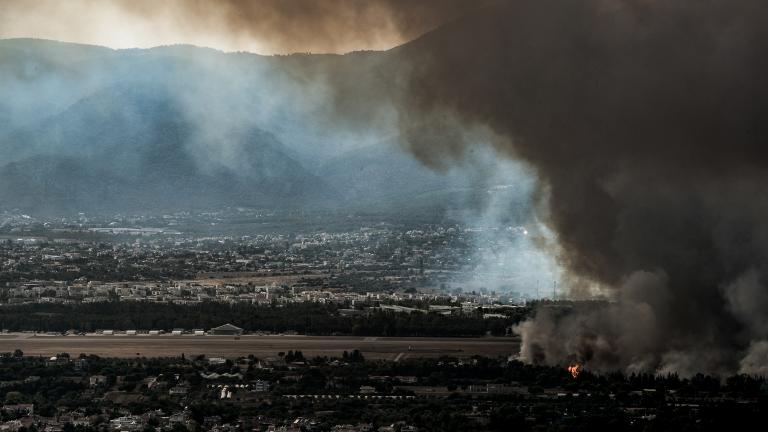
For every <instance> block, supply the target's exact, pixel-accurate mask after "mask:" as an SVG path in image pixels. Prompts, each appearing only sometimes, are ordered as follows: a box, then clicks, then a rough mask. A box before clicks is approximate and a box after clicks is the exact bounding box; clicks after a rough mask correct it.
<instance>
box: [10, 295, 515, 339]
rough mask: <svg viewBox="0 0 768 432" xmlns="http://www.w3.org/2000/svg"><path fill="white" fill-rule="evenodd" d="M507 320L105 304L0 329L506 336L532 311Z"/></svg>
mask: <svg viewBox="0 0 768 432" xmlns="http://www.w3.org/2000/svg"><path fill="white" fill-rule="evenodd" d="M509 313H510V315H509V316H508V317H507V318H491V319H484V318H483V317H482V312H478V313H473V314H459V315H449V316H445V315H440V314H437V313H419V312H415V313H394V312H390V311H383V310H370V312H368V313H366V314H365V315H361V316H353V317H352V316H342V315H341V314H339V307H338V306H336V305H332V304H320V303H294V304H285V305H278V304H271V305H249V304H232V305H230V304H225V303H215V302H204V303H200V304H196V305H178V304H160V303H132V302H117V301H115V302H104V303H93V304H77V305H55V304H36V305H22V306H4V307H2V308H1V309H0V326H2V329H3V330H9V331H24V330H33V331H44V332H65V331H68V330H77V331H84V332H90V331H96V330H103V329H110V330H153V329H156V330H171V329H174V328H183V329H187V330H191V329H210V328H212V327H216V326H219V325H222V324H225V323H232V324H234V325H236V326H238V327H242V328H243V329H244V330H245V331H247V332H256V331H262V332H273V333H282V332H290V331H293V332H297V333H302V334H310V335H334V334H338V335H356V336H482V335H486V334H492V335H504V334H505V333H506V332H507V329H508V327H510V326H512V325H514V324H516V323H518V322H519V321H520V320H522V319H524V318H525V317H526V316H527V315H528V314H529V313H530V310H529V309H527V308H521V309H515V310H514V311H512V312H509Z"/></svg>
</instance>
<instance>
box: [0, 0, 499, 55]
mask: <svg viewBox="0 0 768 432" xmlns="http://www.w3.org/2000/svg"><path fill="white" fill-rule="evenodd" d="M490 1H494V0H490ZM488 2H489V1H486V0H482V1H464V0H425V1H414V0H365V1H363V0H251V1H248V0H0V39H6V38H17V37H33V38H42V39H54V40H61V41H67V42H78V43H87V44H95V45H104V46H109V47H112V48H134V47H140V48H146V47H152V46H158V45H169V44H179V43H184V44H193V45H198V46H207V47H212V48H217V49H220V50H224V51H251V52H256V53H261V54H274V53H291V52H315V53H318V52H337V53H340V52H348V51H354V50H368V49H373V50H381V49H388V48H391V47H394V46H397V45H399V44H401V43H403V42H406V41H408V40H410V39H413V38H415V37H417V36H418V35H420V34H422V33H424V32H426V31H429V30H430V29H432V28H434V27H436V26H438V25H440V24H441V23H443V22H446V21H449V20H451V19H454V18H456V17H457V16H459V15H461V14H464V13H466V12H468V11H469V10H471V9H476V8H478V7H479V6H480V4H485V3H488Z"/></svg>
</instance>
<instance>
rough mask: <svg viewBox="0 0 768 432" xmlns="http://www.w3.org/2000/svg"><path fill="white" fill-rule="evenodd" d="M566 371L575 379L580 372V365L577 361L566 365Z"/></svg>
mask: <svg viewBox="0 0 768 432" xmlns="http://www.w3.org/2000/svg"><path fill="white" fill-rule="evenodd" d="M568 372H570V373H571V376H572V377H573V379H576V378H578V377H579V373H580V372H581V365H580V364H578V363H574V364H572V365H570V366H568Z"/></svg>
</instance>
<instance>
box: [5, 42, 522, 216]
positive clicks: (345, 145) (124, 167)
mask: <svg viewBox="0 0 768 432" xmlns="http://www.w3.org/2000/svg"><path fill="white" fill-rule="evenodd" d="M396 52H397V51H390V52H381V53H378V52H365V53H352V54H348V55H343V56H339V55H317V56H313V55H296V56H277V57H267V56H259V55H254V54H245V53H233V54H225V53H221V52H218V51H215V50H211V49H206V48H196V47H190V46H173V47H160V48H154V49H147V50H138V49H137V50H111V49H107V48H102V47H95V46H86V45H76V44H68V43H61V42H52V41H43V40H32V39H13V40H0V82H3V86H0V149H2V153H1V154H0V208H1V209H11V208H17V209H21V210H24V211H28V212H33V213H34V212H38V213H49V214H57V213H72V212H77V211H98V212H111V211H160V210H162V211H167V210H173V209H194V208H210V207H215V206H227V205H232V206H234V205H237V206H253V207H264V208H268V207H269V208H277V207H303V208H306V207H322V208H357V207H366V206H392V205H397V206H403V208H415V209H418V208H423V207H424V206H427V207H434V208H442V207H451V206H455V205H459V204H461V205H465V204H466V197H467V196H468V195H471V194H472V193H475V194H479V195H480V197H481V198H482V196H483V194H485V193H486V192H487V187H488V186H490V185H487V184H479V183H477V182H474V181H473V180H472V179H473V177H472V172H473V171H476V170H478V169H482V170H487V169H488V167H487V164H488V163H489V162H488V161H487V160H485V161H481V162H480V163H479V164H474V165H473V164H472V163H470V164H467V165H466V166H464V167H463V168H457V169H453V170H449V171H447V172H436V171H433V170H431V169H429V168H427V167H424V166H423V165H422V164H421V163H419V162H417V161H416V160H415V159H413V158H412V157H411V156H409V155H407V154H406V153H405V152H404V151H403V150H402V149H401V146H400V143H399V138H398V137H397V133H396V132H397V128H396V127H395V125H394V123H393V120H392V118H391V112H388V111H387V109H389V110H390V111H391V108H389V107H387V106H386V104H378V102H377V99H376V98H379V97H381V96H382V92H385V91H387V85H389V84H388V80H389V79H390V78H391V76H392V74H394V73H396V72H397V68H398V67H400V66H399V64H398V61H397V58H396ZM340 81H343V82H345V83H346V84H345V85H344V88H343V89H342V90H339V89H338V85H339V84H338V83H339V82H340ZM329 87H335V88H334V89H333V91H330V90H329ZM340 91H341V92H342V94H341V96H340V95H339V92H340ZM344 92H346V95H345V94H343V93H344ZM346 96H350V97H346ZM342 104H349V105H351V106H347V107H344V106H340V107H339V106H337V105H342ZM334 109H347V110H348V112H352V113H354V112H356V111H366V112H365V113H361V119H363V120H360V121H361V122H362V121H367V122H370V119H377V120H376V121H375V122H374V123H370V124H369V123H365V124H363V126H361V124H353V123H355V121H356V119H354V116H350V115H349V114H347V115H345V116H344V119H343V120H339V121H336V120H335V119H334V116H333V113H332V112H331V111H333V110H334ZM520 193H524V191H523V192H520ZM470 201H471V199H470Z"/></svg>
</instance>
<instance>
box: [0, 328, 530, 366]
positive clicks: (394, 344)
mask: <svg viewBox="0 0 768 432" xmlns="http://www.w3.org/2000/svg"><path fill="white" fill-rule="evenodd" d="M17 348H18V349H21V350H22V351H24V354H26V355H44V356H51V355H55V354H57V353H61V352H67V353H69V354H70V355H78V354H80V353H86V354H96V355H99V356H102V357H136V356H137V355H139V356H144V357H165V356H180V355H181V354H182V353H184V354H185V355H187V356H190V355H197V354H205V355H207V356H211V357H213V356H215V357H228V358H234V357H239V356H244V355H248V354H253V355H255V356H257V357H265V356H274V355H276V354H277V353H278V352H280V351H283V352H287V351H288V350H301V351H302V353H303V354H304V355H305V356H315V355H321V356H337V357H339V356H341V354H342V352H343V351H345V350H346V351H352V350H354V349H358V350H360V351H361V352H362V353H363V355H364V356H365V357H366V358H368V359H388V360H395V359H398V360H402V359H406V358H413V357H439V356H441V355H450V356H456V357H469V356H472V355H477V354H479V355H486V356H491V357H496V356H509V355H510V354H516V353H517V352H518V351H519V348H520V343H519V340H518V339H516V338H510V337H504V338H501V337H487V338H389V337H347V336H278V335H274V336H273V335H269V336H264V335H245V336H241V337H240V338H239V339H235V338H234V337H231V336H192V335H184V336H171V335H160V336H149V335H137V336H127V335H114V336H104V335H87V336H47V335H33V334H31V333H11V334H3V335H0V352H10V351H13V350H15V349H17Z"/></svg>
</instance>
